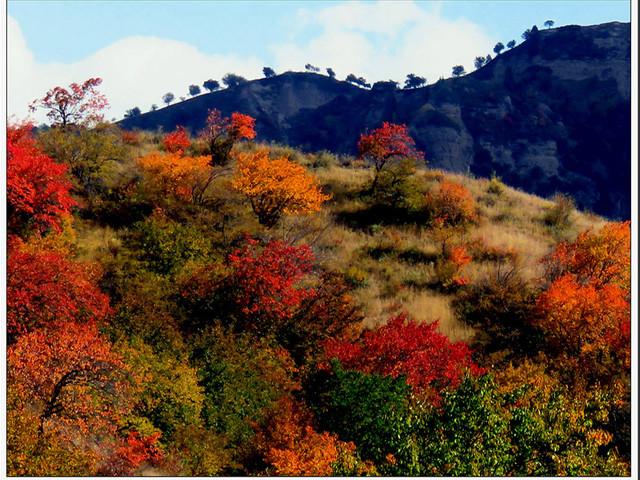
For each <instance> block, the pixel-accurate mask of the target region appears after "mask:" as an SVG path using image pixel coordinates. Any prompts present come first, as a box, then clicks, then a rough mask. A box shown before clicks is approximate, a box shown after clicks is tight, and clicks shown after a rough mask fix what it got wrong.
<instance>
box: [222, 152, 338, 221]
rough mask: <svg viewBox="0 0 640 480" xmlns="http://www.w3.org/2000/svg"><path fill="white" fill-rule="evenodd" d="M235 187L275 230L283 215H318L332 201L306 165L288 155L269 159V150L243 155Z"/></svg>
mask: <svg viewBox="0 0 640 480" xmlns="http://www.w3.org/2000/svg"><path fill="white" fill-rule="evenodd" d="M231 185H232V186H233V188H235V189H236V190H238V191H239V192H241V193H243V194H245V195H246V196H247V197H248V198H249V201H250V202H251V207H252V208H253V211H254V212H255V213H256V215H257V216H258V221H259V222H260V224H261V225H265V226H266V227H273V226H274V225H275V224H276V222H277V221H278V220H279V219H280V217H281V216H282V214H294V215H300V214H308V213H313V212H317V211H319V210H320V206H321V205H322V203H323V202H325V201H327V200H329V199H330V198H331V196H330V195H325V194H323V193H322V190H321V188H320V185H319V183H318V181H317V179H316V178H315V176H314V175H313V174H310V173H308V172H307V171H306V169H305V168H304V167H303V166H302V165H299V164H297V163H295V162H292V161H291V160H289V158H288V157H287V156H281V157H276V158H269V149H268V148H264V149H261V150H258V151H257V152H255V153H244V154H240V155H239V156H238V166H237V170H236V173H235V176H234V179H233V181H232V183H231Z"/></svg>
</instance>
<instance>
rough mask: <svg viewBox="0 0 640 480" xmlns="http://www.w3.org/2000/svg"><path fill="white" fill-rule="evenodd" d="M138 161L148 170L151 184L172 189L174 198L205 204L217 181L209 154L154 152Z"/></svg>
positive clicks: (164, 191)
mask: <svg viewBox="0 0 640 480" xmlns="http://www.w3.org/2000/svg"><path fill="white" fill-rule="evenodd" d="M138 165H139V166H140V167H141V168H142V170H143V171H144V172H145V173H146V174H147V181H148V182H149V185H150V186H151V188H153V189H155V190H156V191H157V192H159V194H161V195H166V194H167V193H168V194H170V195H171V196H172V197H173V198H176V199H178V200H181V201H188V202H193V203H195V204H202V202H203V201H204V200H205V194H206V192H207V189H208V187H209V185H210V184H211V182H212V181H213V172H212V169H211V167H210V166H209V157H205V156H200V157H189V156H183V155H182V151H181V150H177V151H176V152H175V153H167V154H161V153H159V152H152V153H151V154H149V155H147V156H145V157H142V158H140V159H138Z"/></svg>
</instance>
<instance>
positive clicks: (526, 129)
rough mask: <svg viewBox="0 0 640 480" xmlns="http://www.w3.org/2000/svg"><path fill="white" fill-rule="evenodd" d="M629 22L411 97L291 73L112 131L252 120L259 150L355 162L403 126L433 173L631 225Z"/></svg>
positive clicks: (539, 48) (536, 45) (558, 40)
mask: <svg viewBox="0 0 640 480" xmlns="http://www.w3.org/2000/svg"><path fill="white" fill-rule="evenodd" d="M630 54H631V35H630V24H628V23H620V22H612V23H608V24H602V25H593V26H586V27H582V26H575V25H572V26H566V27H560V28H555V29H549V30H541V31H537V32H535V33H534V34H533V35H532V36H531V37H530V38H529V39H528V40H527V41H525V42H523V43H521V44H520V45H518V46H516V47H514V48H513V49H511V50H508V51H506V52H504V53H502V54H500V55H498V56H496V58H494V59H493V60H492V61H491V62H489V63H488V64H487V65H485V66H483V67H481V68H480V69H478V70H476V71H474V72H471V73H469V74H467V75H464V76H461V77H454V78H449V79H446V80H442V79H441V80H439V81H438V82H436V83H434V84H430V85H427V86H424V87H421V88H416V89H410V90H405V89H395V88H393V87H391V88H390V85H393V84H392V83H389V82H378V83H376V84H374V85H373V87H372V88H371V89H370V90H369V89H363V88H360V87H357V86H355V85H352V84H350V83H347V82H345V81H339V80H336V79H335V78H330V77H328V76H324V75H319V74H314V73H302V72H286V73H283V74H280V75H277V76H274V77H270V78H263V79H258V80H252V81H248V82H247V83H245V84H242V85H239V86H237V87H233V88H227V89H224V90H220V91H216V92H212V93H208V94H204V95H200V96H197V97H194V98H192V99H189V100H186V101H184V102H181V103H178V104H174V105H170V106H168V107H166V108H163V109H160V110H157V111H154V112H149V113H145V114H142V115H140V116H136V117H130V118H126V119H124V120H122V121H121V122H119V124H120V126H121V127H123V128H127V129H133V128H140V129H145V130H156V129H157V128H159V127H161V128H163V129H164V130H165V131H170V130H173V129H174V128H175V127H176V126H179V125H180V126H185V127H187V128H189V129H190V130H191V131H192V132H193V133H196V132H197V131H198V130H199V129H201V128H202V127H203V126H204V122H205V119H206V116H207V111H208V110H209V109H213V108H216V109H218V110H220V111H221V112H222V113H223V114H224V115H230V114H231V113H233V112H234V111H239V112H241V113H244V114H247V115H251V116H252V117H254V118H255V119H256V131H257V132H258V137H257V139H258V140H261V141H273V142H277V143H284V144H288V145H291V146H294V147H297V148H301V149H303V150H305V151H318V150H329V151H332V152H334V153H343V154H355V153H356V152H357V142H358V140H359V136H360V134H361V133H363V132H364V131H366V130H368V129H369V130H370V129H373V128H377V127H378V126H379V125H380V124H381V123H382V122H384V121H388V122H394V123H404V124H406V125H407V126H408V128H409V132H410V134H411V135H412V136H413V137H414V139H415V140H416V145H417V147H418V148H419V149H421V150H422V151H424V152H425V157H426V159H427V161H428V162H429V166H431V167H434V168H442V169H444V170H448V171H452V172H470V173H473V174H475V175H478V176H484V177H490V176H492V175H497V176H500V177H501V178H502V179H503V180H504V181H505V183H508V184H510V185H512V186H514V187H517V188H521V189H523V190H525V191H527V192H531V193H535V194H537V195H541V196H550V195H552V194H553V193H555V192H563V193H566V194H568V195H571V196H572V197H573V198H574V199H575V201H576V204H577V206H578V207H580V208H583V209H588V210H591V211H594V212H595V213H598V214H602V215H605V216H608V217H610V218H623V219H626V218H629V217H630V212H631V206H630V180H629V177H630V170H631V151H630V139H631V129H630V121H631V112H630V92H631V84H630V79H631V76H630Z"/></svg>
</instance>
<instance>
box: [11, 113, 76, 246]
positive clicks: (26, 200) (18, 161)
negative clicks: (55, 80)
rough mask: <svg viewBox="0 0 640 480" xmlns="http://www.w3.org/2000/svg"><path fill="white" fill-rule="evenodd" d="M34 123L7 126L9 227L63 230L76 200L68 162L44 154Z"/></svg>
mask: <svg viewBox="0 0 640 480" xmlns="http://www.w3.org/2000/svg"><path fill="white" fill-rule="evenodd" d="M32 128H33V125H31V124H30V123H22V124H17V125H8V126H7V227H8V231H9V233H14V234H20V235H22V236H24V235H27V234H29V233H30V232H31V231H33V230H35V231H38V232H41V233H44V232H45V231H47V230H48V229H53V230H55V231H60V229H61V221H62V219H63V217H69V216H70V215H71V207H73V206H74V205H75V204H76V203H75V201H74V200H73V199H72V198H71V195H70V193H69V192H70V190H71V183H70V182H69V180H67V178H66V176H65V172H66V171H67V167H66V165H62V164H59V163H55V162H54V161H53V160H52V159H51V158H49V157H48V156H46V155H44V154H43V153H42V152H41V151H40V150H39V149H38V148H37V147H36V144H35V140H34V139H33V138H32V137H31V131H32Z"/></svg>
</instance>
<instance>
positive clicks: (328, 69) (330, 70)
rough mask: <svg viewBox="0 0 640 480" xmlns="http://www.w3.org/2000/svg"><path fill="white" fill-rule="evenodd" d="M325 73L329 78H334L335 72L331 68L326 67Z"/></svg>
mask: <svg viewBox="0 0 640 480" xmlns="http://www.w3.org/2000/svg"><path fill="white" fill-rule="evenodd" d="M327 75H329V77H330V78H336V72H334V71H333V68H327Z"/></svg>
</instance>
